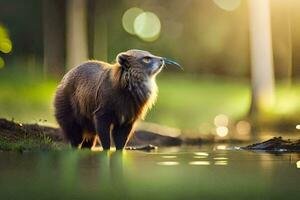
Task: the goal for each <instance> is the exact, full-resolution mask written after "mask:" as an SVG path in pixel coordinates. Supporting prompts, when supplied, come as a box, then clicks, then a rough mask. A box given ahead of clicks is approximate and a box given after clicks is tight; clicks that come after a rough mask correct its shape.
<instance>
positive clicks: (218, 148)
mask: <svg viewBox="0 0 300 200" xmlns="http://www.w3.org/2000/svg"><path fill="white" fill-rule="evenodd" d="M226 148H227V146H226V145H218V146H217V150H226Z"/></svg>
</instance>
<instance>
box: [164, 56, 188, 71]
mask: <svg viewBox="0 0 300 200" xmlns="http://www.w3.org/2000/svg"><path fill="white" fill-rule="evenodd" d="M163 60H164V62H165V64H167V65H174V66H176V67H177V68H179V69H181V70H183V68H182V67H181V65H180V64H178V63H177V62H175V61H173V60H170V59H168V58H164V57H163Z"/></svg>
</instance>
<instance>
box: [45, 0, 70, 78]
mask: <svg viewBox="0 0 300 200" xmlns="http://www.w3.org/2000/svg"><path fill="white" fill-rule="evenodd" d="M65 13H66V12H65V1H61V0H44V1H43V18H44V22H43V26H44V29H43V30H44V33H43V34H44V73H45V74H46V75H52V76H55V77H61V76H62V75H63V73H64V71H65Z"/></svg>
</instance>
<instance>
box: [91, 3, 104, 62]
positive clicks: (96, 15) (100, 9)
mask: <svg viewBox="0 0 300 200" xmlns="http://www.w3.org/2000/svg"><path fill="white" fill-rule="evenodd" d="M90 2H92V5H91V8H90V9H92V10H93V16H92V20H91V21H89V22H90V23H91V26H92V27H93V30H92V34H91V38H90V39H91V41H92V42H91V46H92V49H91V50H92V57H93V59H97V60H103V61H108V55H107V54H108V45H107V43H108V35H107V31H108V19H107V12H108V2H107V0H102V1H100V0H93V1H90Z"/></svg>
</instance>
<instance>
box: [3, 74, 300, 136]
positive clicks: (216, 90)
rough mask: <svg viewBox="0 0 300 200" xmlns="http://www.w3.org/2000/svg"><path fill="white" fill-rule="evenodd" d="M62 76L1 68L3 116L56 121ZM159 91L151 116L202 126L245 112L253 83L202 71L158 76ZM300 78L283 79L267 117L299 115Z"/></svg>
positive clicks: (183, 125)
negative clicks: (218, 117) (56, 99)
mask: <svg viewBox="0 0 300 200" xmlns="http://www.w3.org/2000/svg"><path fill="white" fill-rule="evenodd" d="M58 82H59V81H58V80H49V79H48V80H46V79H44V78H43V76H42V75H41V74H40V73H34V74H30V73H22V72H20V71H19V70H9V69H2V70H1V71H0V117H5V118H8V119H12V118H13V119H15V120H16V121H20V122H23V123H25V122H26V123H28V122H29V123H35V122H45V121H47V122H48V123H51V124H55V119H54V117H53V106H52V101H53V95H54V92H55V88H56V86H57V84H58ZM157 82H158V87H159V95H158V100H157V103H156V105H155V106H154V107H153V109H152V110H151V111H150V112H149V113H148V115H147V117H146V121H150V122H155V123H159V124H162V125H167V126H172V127H179V128H182V129H185V130H194V131H197V130H199V129H202V128H203V127H204V126H206V127H207V126H213V120H214V117H215V116H216V115H218V114H225V115H227V116H228V117H229V120H230V122H234V121H236V120H238V119H241V118H243V117H245V116H246V115H247V113H248V109H249V105H250V83H249V82H248V81H246V80H243V79H230V78H224V77H218V76H197V75H191V74H187V73H176V74H168V72H163V73H162V74H160V75H159V76H158V77H157ZM298 94H300V84H299V83H294V84H293V86H292V87H291V88H287V87H286V86H285V85H284V84H278V86H277V88H276V96H277V102H276V105H275V107H274V109H273V110H272V111H271V112H270V113H268V115H267V118H268V119H271V120H273V119H274V120H275V121H276V120H279V121H280V120H281V119H282V118H286V119H289V118H293V119H296V117H297V116H298V114H299V113H300V104H299V102H300V95H298ZM264 120H265V118H264Z"/></svg>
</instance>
